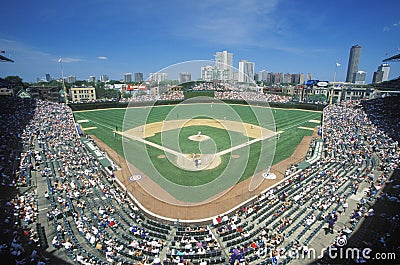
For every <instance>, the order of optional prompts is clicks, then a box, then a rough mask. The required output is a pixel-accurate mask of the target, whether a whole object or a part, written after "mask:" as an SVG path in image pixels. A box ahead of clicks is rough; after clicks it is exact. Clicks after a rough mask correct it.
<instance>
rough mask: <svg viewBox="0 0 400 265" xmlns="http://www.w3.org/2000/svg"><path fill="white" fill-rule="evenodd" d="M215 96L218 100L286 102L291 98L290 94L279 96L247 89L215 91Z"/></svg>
mask: <svg viewBox="0 0 400 265" xmlns="http://www.w3.org/2000/svg"><path fill="white" fill-rule="evenodd" d="M214 96H215V98H217V99H220V100H246V101H259V102H280V103H287V102H289V101H290V100H291V97H290V96H281V95H275V94H264V93H259V92H248V91H223V92H222V91H216V92H215V94H214Z"/></svg>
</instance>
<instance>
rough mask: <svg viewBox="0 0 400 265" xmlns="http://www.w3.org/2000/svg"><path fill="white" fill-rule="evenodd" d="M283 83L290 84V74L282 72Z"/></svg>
mask: <svg viewBox="0 0 400 265" xmlns="http://www.w3.org/2000/svg"><path fill="white" fill-rule="evenodd" d="M283 83H286V84H291V83H292V74H289V73H287V74H284V75H283Z"/></svg>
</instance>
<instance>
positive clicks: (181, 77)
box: [179, 72, 192, 83]
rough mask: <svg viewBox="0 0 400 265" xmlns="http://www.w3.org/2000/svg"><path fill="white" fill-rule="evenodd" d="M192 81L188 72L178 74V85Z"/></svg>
mask: <svg viewBox="0 0 400 265" xmlns="http://www.w3.org/2000/svg"><path fill="white" fill-rule="evenodd" d="M191 80H192V75H191V74H190V73H189V72H183V73H180V74H179V83H185V82H189V81H191Z"/></svg>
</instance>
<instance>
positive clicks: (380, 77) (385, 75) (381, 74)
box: [372, 63, 390, 83]
mask: <svg viewBox="0 0 400 265" xmlns="http://www.w3.org/2000/svg"><path fill="white" fill-rule="evenodd" d="M389 72H390V65H389V64H387V63H383V64H381V65H380V66H379V67H378V70H377V71H375V72H374V75H373V77H372V83H380V82H384V81H388V80H389Z"/></svg>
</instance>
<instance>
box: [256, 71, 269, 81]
mask: <svg viewBox="0 0 400 265" xmlns="http://www.w3.org/2000/svg"><path fill="white" fill-rule="evenodd" d="M267 75H268V73H267V71H266V70H261V71H260V72H259V73H258V79H259V80H257V81H266V80H267Z"/></svg>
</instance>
